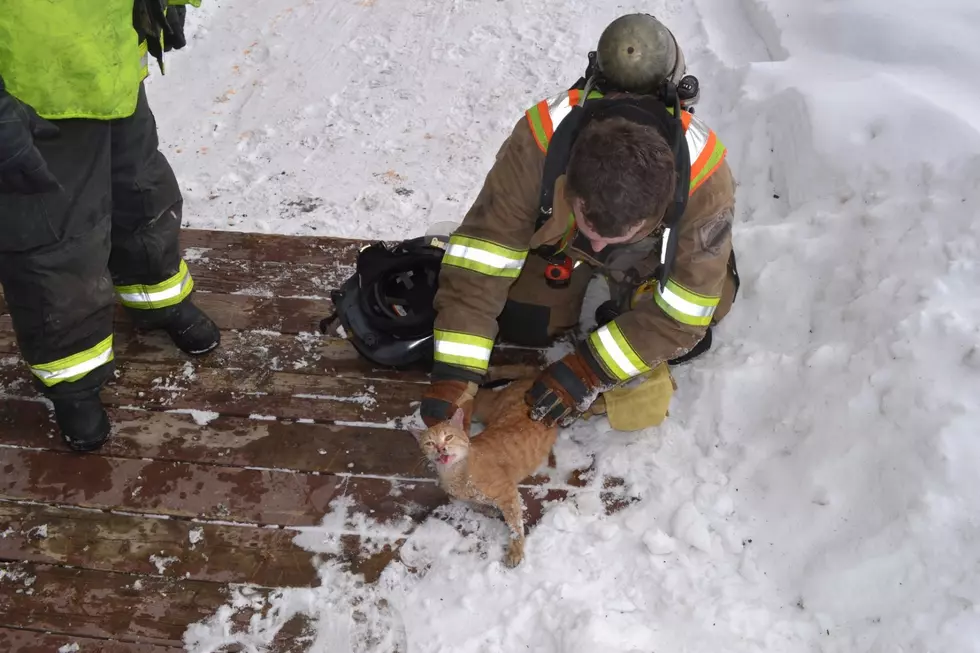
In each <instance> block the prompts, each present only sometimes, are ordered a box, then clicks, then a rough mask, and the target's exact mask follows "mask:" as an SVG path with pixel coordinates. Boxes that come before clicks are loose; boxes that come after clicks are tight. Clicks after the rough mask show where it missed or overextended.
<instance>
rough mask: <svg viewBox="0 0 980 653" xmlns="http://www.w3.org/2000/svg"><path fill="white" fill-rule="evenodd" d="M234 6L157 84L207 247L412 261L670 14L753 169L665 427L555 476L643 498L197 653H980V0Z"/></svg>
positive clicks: (320, 538)
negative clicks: (543, 116) (604, 66)
mask: <svg viewBox="0 0 980 653" xmlns="http://www.w3.org/2000/svg"><path fill="white" fill-rule="evenodd" d="M209 4H210V5H212V9H209V10H208V11H210V12H211V13H212V15H211V19H210V22H207V21H208V17H207V15H205V16H204V18H203V19H202V17H201V15H198V17H197V18H194V17H191V16H189V21H194V20H198V21H202V22H201V23H200V24H199V25H198V26H195V29H196V30H197V31H196V32H195V34H196V35H197V36H199V37H206V38H195V39H192V42H191V47H190V48H189V49H188V51H186V53H182V54H181V55H180V56H177V57H173V58H172V64H171V67H170V71H171V74H170V75H168V77H167V78H164V79H159V78H157V79H154V80H153V81H152V82H151V85H150V86H151V88H150V94H151V101H153V102H154V107H155V109H156V111H157V114H158V116H159V118H160V124H161V131H162V134H161V140H162V142H163V143H164V144H165V147H167V148H172V149H168V150H167V152H168V154H169V155H170V156H171V160H172V161H173V162H174V165H175V167H176V168H177V172H178V175H179V176H180V178H181V180H182V183H183V184H184V187H185V188H187V189H188V190H187V204H186V211H185V212H186V215H187V216H188V224H191V225H193V226H198V227H202V226H208V227H230V228H235V229H245V230H255V231H276V232H282V233H319V234H324V233H327V234H331V235H350V236H358V237H365V238H374V237H386V238H399V237H405V236H408V235H417V234H418V233H422V232H423V231H424V229H425V227H426V226H427V225H428V224H431V223H434V222H437V221H441V220H458V219H459V218H460V217H461V214H462V213H463V212H464V211H465V210H466V207H467V206H468V205H469V203H470V202H471V201H472V199H473V198H474V197H475V195H476V193H477V192H478V191H479V188H480V185H481V183H482V180H483V175H484V174H485V173H486V171H487V169H488V168H489V165H490V163H491V162H492V160H493V156H494V154H495V153H496V151H497V148H498V147H499V145H500V143H501V141H502V139H503V138H504V137H505V136H506V134H507V132H508V131H509V129H510V128H511V126H512V125H513V124H514V122H515V121H516V120H517V119H518V118H519V117H520V113H521V111H523V109H524V108H526V107H527V106H528V105H529V104H531V103H533V102H534V101H536V100H538V99H540V98H541V97H544V96H546V95H549V94H551V93H552V92H554V91H556V90H558V89H560V88H562V87H563V86H564V85H566V84H567V83H569V82H570V81H573V80H574V79H575V78H576V77H577V76H578V75H579V74H580V73H581V71H582V69H583V63H584V56H585V53H586V52H587V51H588V49H589V48H590V47H592V44H593V43H594V42H595V40H596V38H597V37H598V34H599V32H600V31H601V29H602V28H603V27H604V26H605V25H606V24H607V23H608V22H609V21H610V20H612V19H613V18H614V17H616V16H617V15H619V14H621V13H625V12H628V11H633V10H638V11H651V12H653V13H655V14H657V15H658V16H660V17H661V18H663V19H664V20H665V21H666V22H667V23H668V24H669V25H670V26H671V27H672V28H673V29H674V30H675V33H676V34H677V36H678V38H679V39H680V40H681V42H682V44H683V46H684V49H685V52H686V55H687V58H688V63H689V67H690V68H691V71H692V72H694V73H695V74H697V75H698V76H699V78H700V80H701V83H702V98H703V99H702V102H701V104H700V105H699V108H698V115H700V116H701V117H703V118H704V119H705V120H706V121H707V122H708V123H709V124H710V125H711V126H712V127H714V128H715V130H716V131H717V132H718V133H719V135H720V138H721V139H722V141H723V142H724V143H725V144H726V145H728V147H729V149H730V154H729V161H730V163H731V165H732V167H733V169H734V171H735V174H736V177H737V179H738V181H739V188H738V217H737V224H736V228H735V245H736V249H737V254H738V263H739V271H740V273H741V277H742V288H741V291H740V293H739V296H738V301H737V303H736V305H735V308H734V310H733V312H732V313H731V315H730V316H729V317H728V319H727V320H726V322H725V323H724V324H723V325H722V326H721V327H720V328H719V329H718V330H717V332H716V343H717V344H716V346H715V348H714V349H713V350H712V351H711V352H710V353H709V354H708V355H706V356H704V357H702V358H701V359H699V360H698V361H697V362H696V363H694V364H692V365H689V366H686V367H683V368H680V369H678V370H677V371H676V376H677V380H678V383H679V386H680V387H679V390H678V392H677V394H676V395H675V399H674V404H673V406H672V409H671V418H670V419H669V420H667V422H665V424H664V425H663V426H662V427H661V428H658V429H655V430H652V431H651V432H649V433H641V434H623V433H615V432H609V431H608V427H606V426H605V423H604V422H596V423H589V424H581V425H577V426H576V427H574V428H572V429H569V430H568V431H567V432H566V433H564V434H563V436H562V439H561V441H560V444H559V451H558V459H559V464H562V460H563V459H564V460H568V459H578V458H580V457H581V456H582V455H583V454H585V453H595V455H596V458H597V463H598V468H599V471H600V473H601V474H603V475H614V476H619V477H622V478H624V479H625V481H626V490H627V491H628V492H630V493H631V494H635V495H638V496H640V497H641V501H640V502H638V503H636V504H633V505H631V506H630V507H628V508H626V509H624V510H623V511H621V512H619V513H617V514H615V515H612V516H608V517H607V516H605V515H604V513H603V510H602V506H601V504H600V502H599V500H598V496H597V493H596V492H595V490H594V489H592V490H589V489H587V490H586V491H585V492H583V493H581V494H578V495H577V496H576V497H575V498H574V499H572V500H569V501H567V502H565V503H563V504H560V505H556V506H553V507H552V508H551V509H550V510H549V511H548V512H547V513H546V515H545V517H544V519H543V520H542V522H541V523H540V524H539V525H538V526H537V527H536V528H535V529H534V531H532V533H531V534H530V536H529V539H528V542H527V551H526V560H525V562H524V563H523V564H522V565H521V567H519V568H518V569H516V570H513V571H511V570H506V569H505V568H503V567H502V566H501V565H500V563H499V558H500V554H501V553H502V550H503V533H504V531H503V526H502V524H499V523H498V522H496V521H494V520H491V519H489V518H486V517H482V516H477V515H474V514H471V513H469V512H467V511H466V510H464V509H462V508H459V507H454V508H451V509H449V510H446V511H443V512H442V513H440V516H439V517H440V518H432V519H430V520H428V521H427V522H425V523H424V524H422V525H421V526H419V527H418V528H417V529H416V530H414V532H412V533H411V534H410V536H409V537H408V540H407V542H406V543H405V544H404V545H403V547H402V550H401V558H402V562H396V563H393V564H392V565H390V566H389V567H388V569H386V571H385V572H384V575H383V576H382V579H381V582H380V583H379V584H378V585H377V586H363V585H361V584H359V583H358V582H357V579H356V578H353V577H351V576H350V575H349V574H347V573H346V572H344V571H343V570H342V569H340V568H339V567H336V566H331V565H327V564H325V565H324V566H323V567H322V568H321V570H320V573H321V577H322V578H323V586H322V587H320V588H315V589H302V590H300V589H286V590H284V591H283V592H282V593H279V594H277V595H274V596H273V597H272V599H271V602H272V607H274V608H275V610H271V611H270V612H269V615H270V616H269V617H268V618H266V619H264V620H256V621H254V622H253V624H252V629H251V632H250V633H246V634H245V635H239V636H233V635H230V634H229V630H230V626H229V623H228V617H229V614H230V613H231V611H232V610H233V609H235V607H236V605H238V604H241V605H244V604H246V603H248V602H249V601H250V600H251V599H249V597H248V596H247V594H241V595H240V597H239V601H238V603H233V604H231V605H229V606H227V607H226V608H225V609H223V610H222V611H221V612H219V614H216V615H214V616H213V617H212V618H211V619H209V620H206V621H204V622H202V623H201V624H198V625H197V626H195V627H194V628H192V629H191V630H190V631H189V632H188V638H187V642H188V650H189V651H193V652H199V653H203V652H205V651H215V650H218V649H220V647H221V646H222V645H223V644H225V643H228V642H231V641H234V640H236V639H241V638H242V637H246V636H247V637H248V638H250V639H249V643H250V644H252V646H253V647H254V649H255V650H262V648H261V646H262V643H263V642H268V641H271V640H272V638H273V637H274V634H275V632H276V631H277V630H278V628H279V627H281V626H282V624H283V623H285V621H286V620H288V618H289V617H290V616H291V615H293V614H295V613H296V612H302V613H305V614H308V615H310V616H311V618H312V619H313V621H314V623H316V625H317V631H316V638H317V639H316V641H315V643H311V645H310V647H309V650H310V651H321V650H322V651H326V650H331V651H333V650H350V651H359V652H361V651H363V652H367V651H372V652H380V651H390V650H394V648H393V647H395V646H399V647H400V649H399V650H403V651H412V652H413V653H414V652H422V651H430V652H433V653H436V652H439V653H442V652H447V651H453V652H454V653H455V652H459V653H468V652H476V651H487V650H493V651H498V650H499V651H512V650H533V651H543V652H549V651H554V652H561V653H576V652H579V651H581V652H583V653H585V652H595V651H603V652H606V651H609V652H613V651H615V652H619V651H622V652H624V653H626V652H639V651H644V652H646V651H652V650H657V651H687V652H696V653H700V652H705V653H707V652H711V653H715V652H717V651H726V652H740V651H744V652H761V651H780V652H789V653H797V652H799V653H804V652H806V653H809V652H815V651H821V652H822V653H872V652H874V653H877V652H883V651H907V652H922V653H924V652H926V651H943V652H944V653H966V652H967V651H976V650H978V649H977V644H976V642H978V641H980V576H978V575H977V574H976V569H977V567H978V565H980V518H978V517H977V515H980V481H978V480H977V475H976V469H978V467H980V444H978V441H977V438H976V437H975V434H976V432H977V424H980V406H978V403H980V327H978V325H980V299H978V295H977V292H976V289H977V288H978V287H980V270H978V267H977V261H978V259H980V248H978V243H980V221H978V220H977V218H976V216H977V214H978V213H980V186H978V180H980V156H978V154H977V153H978V152H980V90H978V88H977V85H976V83H975V82H974V81H973V80H974V79H975V74H974V71H975V70H976V69H977V67H978V66H980V41H978V40H977V39H976V38H974V37H975V35H976V34H978V33H980V12H978V11H977V9H976V8H975V6H974V4H973V3H971V2H968V1H966V0H963V1H961V2H953V1H951V0H939V1H937V2H933V3H912V2H909V1H908V0H897V1H896V0H892V1H888V2H886V1H885V0H856V1H853V2H848V3H843V2H831V1H827V2H821V3H814V2H804V1H803V0H740V1H739V2H729V1H727V0H695V1H694V2H682V1H681V0H663V1H662V2H657V3H653V5H650V4H649V3H646V4H643V3H635V2H629V3H626V4H625V5H621V6H620V5H617V6H607V7H603V6H601V3H589V2H585V0H567V1H566V2H557V0H522V1H520V2H518V1H517V0H503V1H502V2H492V3H485V2H476V1H475V0H462V1H461V2H455V3H452V4H451V5H449V6H446V5H444V4H442V3H434V2H423V3H412V4H409V3H407V2H404V0H390V2H384V1H381V0H379V1H378V2H373V1H365V2H360V3H355V2H351V3H347V4H339V5H338V4H330V5H329V6H328V7H327V6H325V5H323V4H322V3H296V4H292V3H290V2H288V0H277V1H269V0H263V1H261V2H260V1H259V0H239V1H238V2H236V3H235V6H234V10H232V8H231V6H230V4H229V3H228V2H226V1H225V2H222V1H221V0H218V1H216V2H206V3H205V5H209ZM178 150H179V151H178ZM409 232H410V233H409ZM599 481H601V479H599V480H597V483H598V482H599ZM337 514H341V513H337ZM348 527H349V526H346V525H344V524H342V523H338V522H336V520H335V519H334V520H332V518H331V516H328V519H327V520H326V521H325V523H324V526H323V527H322V529H321V532H320V534H319V535H314V534H311V533H304V535H303V537H302V539H301V540H300V541H301V542H302V543H303V544H304V545H306V546H309V547H310V548H311V549H313V550H320V549H318V548H317V547H318V546H319V545H317V542H320V543H321V544H322V543H323V542H330V541H332V540H331V538H334V537H337V536H338V533H340V532H343V531H344V529H345V528H348ZM387 528H390V527H387V526H381V525H372V524H371V523H369V522H363V523H360V524H359V526H358V531H359V532H360V531H363V530H364V529H367V530H368V531H371V532H377V533H387V532H388V531H387V530H386V529H387ZM372 529H373V530H372ZM372 634H373V635H374V636H376V638H372V637H371V635H372Z"/></svg>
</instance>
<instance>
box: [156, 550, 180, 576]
mask: <svg viewBox="0 0 980 653" xmlns="http://www.w3.org/2000/svg"><path fill="white" fill-rule="evenodd" d="M150 562H152V563H153V566H154V567H156V568H157V573H158V574H160V575H161V576H162V575H163V574H165V573H167V567H169V566H170V565H172V564H174V563H175V562H180V558H177V557H174V556H166V557H165V556H160V555H157V554H155V553H154V554H152V555H151V556H150Z"/></svg>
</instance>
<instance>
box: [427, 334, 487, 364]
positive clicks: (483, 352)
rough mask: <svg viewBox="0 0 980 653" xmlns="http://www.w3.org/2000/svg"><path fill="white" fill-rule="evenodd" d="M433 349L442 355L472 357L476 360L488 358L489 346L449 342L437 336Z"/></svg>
mask: <svg viewBox="0 0 980 653" xmlns="http://www.w3.org/2000/svg"><path fill="white" fill-rule="evenodd" d="M435 349H436V353H437V354H442V355H444V356H460V357H463V358H473V359H475V360H478V361H489V360H490V348H489V347H481V346H480V345H468V344H466V343H462V342H451V341H447V340H439V339H438V338H437V339H436V341H435Z"/></svg>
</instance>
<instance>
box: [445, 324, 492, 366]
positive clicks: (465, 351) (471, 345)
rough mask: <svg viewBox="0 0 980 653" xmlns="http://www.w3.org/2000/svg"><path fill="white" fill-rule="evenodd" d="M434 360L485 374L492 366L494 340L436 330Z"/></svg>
mask: <svg viewBox="0 0 980 653" xmlns="http://www.w3.org/2000/svg"><path fill="white" fill-rule="evenodd" d="M434 336H435V339H434V340H435V345H434V348H435V352H434V354H433V360H435V361H436V362H438V363H448V364H449V365H459V366H461V367H469V368H473V369H475V370H480V371H483V372H485V371H486V370H487V367H488V366H489V364H490V353H491V352H492V351H493V340H491V339H490V338H484V337H483V336H474V335H471V334H469V333H460V332H458V331H443V330H441V329H435V333H434Z"/></svg>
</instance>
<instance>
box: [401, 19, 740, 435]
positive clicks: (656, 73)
mask: <svg viewBox="0 0 980 653" xmlns="http://www.w3.org/2000/svg"><path fill="white" fill-rule="evenodd" d="M697 97H698V91H697V80H696V79H694V78H693V77H690V76H686V75H685V65H684V58H683V54H682V52H681V50H680V48H679V47H678V45H677V43H676V41H675V39H674V37H673V35H672V34H671V33H670V31H669V30H668V29H667V28H666V27H665V26H664V25H662V24H661V23H660V22H659V21H657V20H656V19H655V18H653V17H652V16H649V15H646V14H633V15H627V16H623V17H621V18H619V19H617V20H615V21H614V22H612V23H611V24H610V25H609V26H608V27H607V28H606V29H605V30H604V31H603V33H602V35H601V37H600V39H599V43H598V47H597V50H596V52H594V53H590V65H589V69H588V71H587V72H586V75H585V76H584V77H583V78H582V79H580V80H579V81H578V82H577V83H576V84H575V85H574V86H573V87H572V88H571V89H570V90H568V91H566V92H562V93H560V94H558V95H556V96H555V97H551V98H548V99H545V100H542V101H541V102H539V103H537V104H535V105H534V106H532V107H531V108H530V109H528V110H527V112H526V114H525V115H524V116H522V118H521V119H520V120H519V121H518V123H517V125H516V126H515V127H514V129H513V131H512V133H511V134H510V136H509V137H508V139H507V140H506V141H505V142H504V144H503V146H502V147H501V149H500V151H499V152H498V154H497V158H496V161H495V163H494V165H493V167H492V169H491V170H490V172H489V174H488V176H487V178H486V181H485V183H484V186H483V189H482V190H481V192H480V194H479V196H478V197H477V199H476V202H475V203H474V205H473V206H472V208H471V209H470V210H469V212H468V213H467V215H466V216H465V219H464V220H463V222H462V225H461V226H460V227H459V229H457V230H456V231H455V233H454V234H453V235H452V238H451V240H450V242H449V247H448V249H447V250H446V253H445V256H444V258H443V261H442V269H441V273H440V277H439V289H438V292H437V294H436V297H435V310H436V313H437V315H436V318H435V342H434V348H435V353H434V366H433V383H432V385H431V386H430V388H429V391H428V392H427V394H426V395H425V397H424V398H423V401H422V405H421V408H420V413H421V416H422V418H423V420H424V421H425V422H426V423H427V424H430V425H431V424H435V423H437V422H440V421H443V420H446V419H448V418H449V417H450V416H451V415H452V413H453V412H454V411H455V410H456V407H457V406H459V407H463V408H464V414H465V415H466V421H467V424H468V423H469V415H470V408H469V406H471V398H472V396H473V394H474V393H475V391H476V388H477V384H478V383H480V382H481V381H482V380H483V379H484V378H485V374H486V372H487V366H488V360H489V358H490V353H491V350H492V348H493V346H494V343H495V341H496V339H497V337H498V336H499V337H500V339H501V340H504V341H508V342H512V343H516V344H521V345H527V346H542V345H545V344H546V343H547V342H548V341H549V339H551V338H552V337H553V336H554V335H556V334H558V333H560V332H562V331H564V330H566V329H569V328H571V327H574V326H575V325H576V324H577V322H578V318H579V315H580V311H581V308H582V302H583V298H584V294H585V291H586V286H587V284H588V282H589V279H590V278H591V276H592V274H593V272H595V271H598V272H600V273H601V274H603V275H605V277H606V278H607V279H608V280H609V285H610V289H611V293H612V294H611V296H612V299H610V301H608V302H606V303H605V304H603V305H602V306H600V308H599V310H597V314H596V319H597V322H598V324H599V326H598V328H596V329H595V330H594V331H592V333H591V334H589V335H588V337H586V338H585V339H584V340H582V341H581V342H579V343H578V344H577V346H576V348H575V351H574V352H573V353H571V354H568V355H567V356H565V357H564V358H562V359H561V360H559V361H556V362H555V363H553V364H551V365H550V366H549V367H547V368H546V369H545V370H544V371H543V372H542V373H541V374H540V376H539V377H538V379H537V382H536V383H535V385H534V386H533V388H532V389H531V390H530V391H529V392H528V394H527V397H526V399H527V402H528V404H529V405H530V407H531V415H532V416H533V417H534V418H535V419H542V420H545V421H546V422H549V423H558V424H561V425H567V424H569V423H571V422H572V421H573V420H575V419H577V418H579V417H581V416H582V415H585V414H588V413H590V412H591V413H601V412H603V411H604V410H605V409H606V408H611V407H610V401H611V398H612V396H613V395H616V393H617V392H619V391H621V390H625V388H626V387H627V384H628V387H630V388H635V387H638V386H639V387H642V386H643V385H644V384H646V383H647V382H648V381H649V382H654V381H655V382H657V383H660V384H661V386H662V381H663V380H664V379H669V374H667V373H666V370H667V364H668V363H678V362H682V361H684V360H689V359H691V358H693V357H694V356H697V355H698V354H700V353H702V352H703V351H706V350H707V349H708V347H710V343H711V332H710V327H711V325H713V324H715V323H717V322H718V321H720V320H721V319H722V318H723V317H724V316H725V314H726V313H727V312H728V310H729V308H730V307H731V304H732V302H733V301H734V297H735V294H736V291H737V282H738V278H737V273H736V271H735V263H734V255H733V253H732V243H731V230H732V220H733V214H734V180H733V178H732V174H731V171H730V169H729V167H728V164H727V163H726V162H725V147H724V146H723V145H722V143H721V141H720V140H719V138H718V137H717V136H716V134H715V133H714V132H713V131H712V130H711V129H709V128H708V126H707V125H706V124H705V123H704V122H703V121H701V120H700V119H698V118H696V117H695V116H694V115H693V111H692V110H689V109H690V106H691V105H692V104H693V103H694V102H695V101H696V100H697ZM658 372H659V373H660V374H659V375H658ZM639 396H641V397H642V393H641V394H640V395H639ZM600 397H602V398H603V401H600V402H597V401H596V400H597V399H599V398H600ZM637 407H638V409H639V410H640V411H641V412H642V411H643V410H644V409H645V407H644V406H643V405H640V404H635V405H634V408H637ZM663 416H664V411H661V413H660V417H659V419H662V418H663ZM610 421H612V418H611V414H610ZM634 422H635V420H634ZM657 422H658V419H657V417H656V416H651V417H650V421H649V422H648V424H653V423H657ZM642 426H643V424H639V425H637V428H641V427H642Z"/></svg>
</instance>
